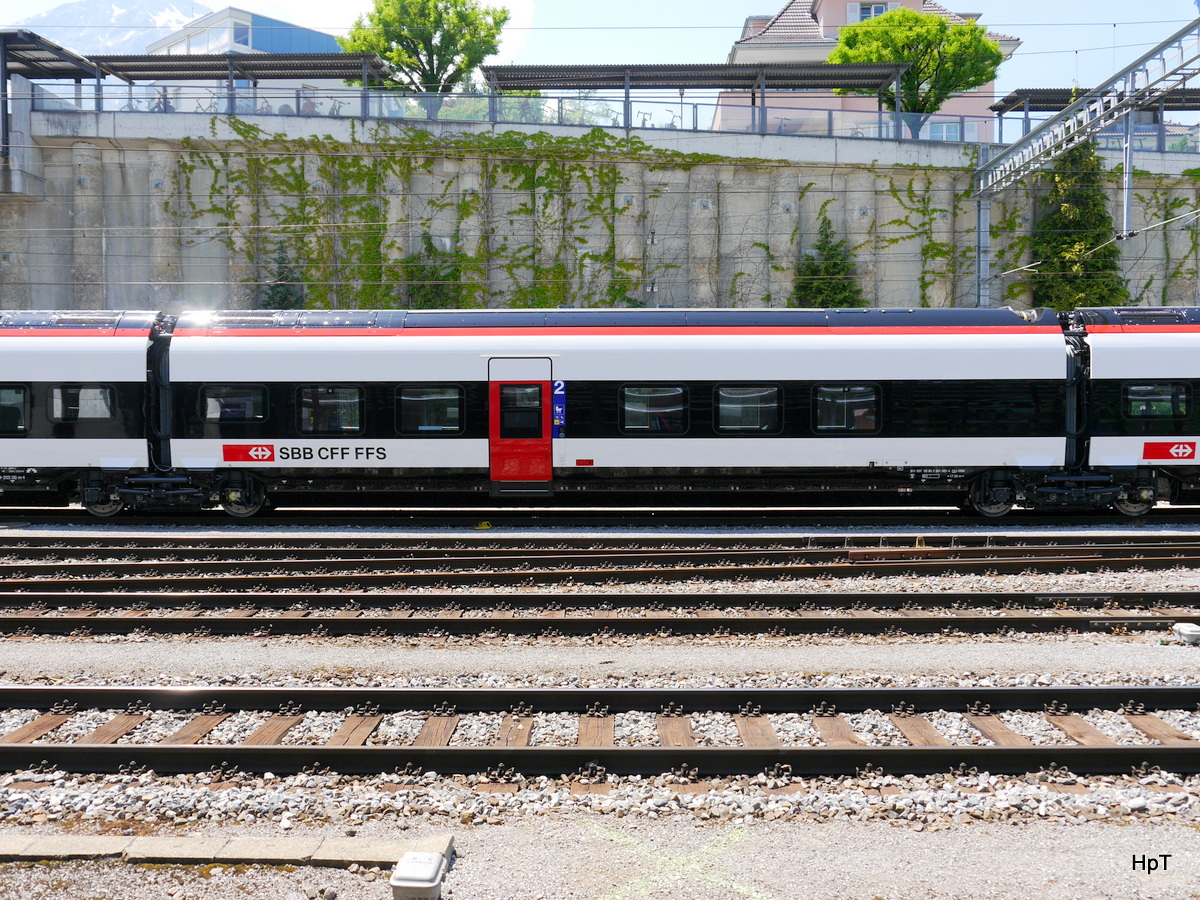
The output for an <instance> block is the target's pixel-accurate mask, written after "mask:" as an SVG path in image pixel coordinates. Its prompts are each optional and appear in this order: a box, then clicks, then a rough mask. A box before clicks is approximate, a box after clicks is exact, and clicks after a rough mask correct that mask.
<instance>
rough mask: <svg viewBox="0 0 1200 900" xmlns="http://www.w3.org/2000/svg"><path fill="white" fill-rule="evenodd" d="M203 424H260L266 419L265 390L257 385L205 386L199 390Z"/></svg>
mask: <svg viewBox="0 0 1200 900" xmlns="http://www.w3.org/2000/svg"><path fill="white" fill-rule="evenodd" d="M200 409H201V411H202V412H203V414H204V421H205V422H261V421H263V420H264V419H265V418H266V417H267V389H266V388H265V387H261V386H259V385H245V384H206V385H205V386H204V387H203V388H201V389H200Z"/></svg>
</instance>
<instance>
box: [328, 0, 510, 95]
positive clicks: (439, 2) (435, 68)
mask: <svg viewBox="0 0 1200 900" xmlns="http://www.w3.org/2000/svg"><path fill="white" fill-rule="evenodd" d="M507 21H508V10H507V9H504V8H503V7H491V6H480V5H479V3H478V0H375V8H374V9H372V10H371V11H370V12H368V13H367V14H366V15H365V16H359V17H358V19H357V20H355V22H354V27H353V28H351V29H350V33H349V34H347V35H346V36H345V37H344V38H338V43H339V44H341V47H342V49H343V50H345V51H346V52H347V53H378V54H379V55H380V56H382V57H383V58H384V59H386V60H387V61H388V62H389V63H391V64H392V67H393V69H394V70H395V75H396V80H395V81H393V82H391V83H390V84H384V85H381V86H382V87H385V88H387V87H391V88H396V89H400V90H407V91H412V92H413V93H427V94H438V95H441V94H448V93H450V92H451V91H452V90H453V89H454V88H455V86H457V85H459V84H461V83H462V82H463V81H465V80H466V79H467V78H469V77H470V75H471V73H472V72H473V71H475V69H477V68H478V67H479V64H480V63H482V62H483V61H484V60H485V59H487V58H488V57H489V56H491V55H492V54H494V53H495V52H496V51H497V49H499V44H500V31H501V30H502V29H503V28H504V24H505V23H506V22H507ZM430 100H431V102H432V103H434V104H436V106H435V108H434V109H433V110H432V113H433V114H436V112H437V109H436V107H437V106H441V101H440V100H436V99H433V98H430Z"/></svg>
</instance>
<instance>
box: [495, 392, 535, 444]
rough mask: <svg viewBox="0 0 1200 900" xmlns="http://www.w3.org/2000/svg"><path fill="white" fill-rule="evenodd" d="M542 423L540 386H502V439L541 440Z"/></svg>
mask: <svg viewBox="0 0 1200 900" xmlns="http://www.w3.org/2000/svg"><path fill="white" fill-rule="evenodd" d="M542 421H543V417H542V386H541V385H540V384H502V385H500V437H502V438H540V437H541V436H542Z"/></svg>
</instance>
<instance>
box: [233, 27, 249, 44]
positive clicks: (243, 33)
mask: <svg viewBox="0 0 1200 900" xmlns="http://www.w3.org/2000/svg"><path fill="white" fill-rule="evenodd" d="M233 42H234V43H235V44H237V45H238V46H239V47H249V46H250V26H249V25H244V24H242V23H241V22H234V23H233Z"/></svg>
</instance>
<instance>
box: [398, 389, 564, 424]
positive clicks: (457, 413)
mask: <svg viewBox="0 0 1200 900" xmlns="http://www.w3.org/2000/svg"><path fill="white" fill-rule="evenodd" d="M396 410H397V413H396V414H397V419H396V430H397V431H398V432H399V433H400V434H430V435H432V434H461V433H462V430H463V425H462V416H463V389H462V388H461V387H459V386H458V385H455V384H422V385H417V384H406V385H403V386H402V387H400V388H398V389H397V390H396ZM539 436H540V435H539Z"/></svg>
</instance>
